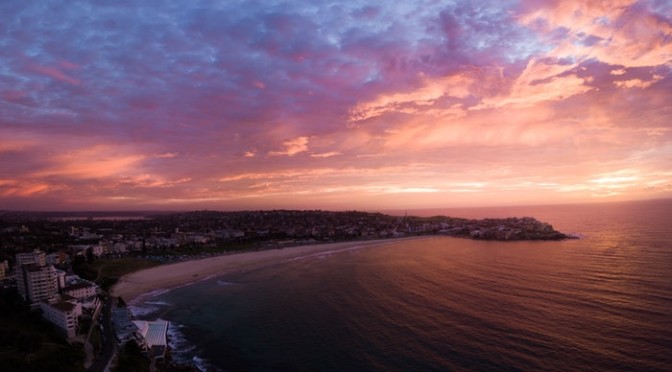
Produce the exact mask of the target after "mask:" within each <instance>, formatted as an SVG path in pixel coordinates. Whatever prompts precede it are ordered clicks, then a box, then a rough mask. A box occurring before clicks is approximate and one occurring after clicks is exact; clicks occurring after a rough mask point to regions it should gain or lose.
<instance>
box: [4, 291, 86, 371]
mask: <svg viewBox="0 0 672 372" xmlns="http://www.w3.org/2000/svg"><path fill="white" fill-rule="evenodd" d="M83 361H84V353H83V351H82V350H81V349H79V348H77V347H75V346H72V345H69V344H68V343H66V342H65V341H64V340H63V337H61V336H60V335H59V334H58V333H56V332H55V330H54V329H53V327H52V326H51V325H50V324H49V323H47V322H45V321H43V320H42V319H41V317H40V314H39V312H31V311H29V310H28V308H27V307H26V306H25V305H24V304H23V302H22V301H21V298H20V297H19V296H18V294H17V293H16V292H15V291H8V290H5V289H3V290H2V291H0V366H2V370H3V371H16V372H23V371H26V372H28V371H30V372H33V371H83V370H84V367H83Z"/></svg>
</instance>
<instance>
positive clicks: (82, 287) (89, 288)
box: [61, 282, 98, 300]
mask: <svg viewBox="0 0 672 372" xmlns="http://www.w3.org/2000/svg"><path fill="white" fill-rule="evenodd" d="M61 293H63V294H65V295H68V296H71V297H74V298H77V299H80V300H83V299H86V298H91V297H94V296H95V295H97V294H98V286H96V285H95V284H93V283H89V282H80V283H76V284H71V285H68V286H66V287H64V288H63V289H62V290H61Z"/></svg>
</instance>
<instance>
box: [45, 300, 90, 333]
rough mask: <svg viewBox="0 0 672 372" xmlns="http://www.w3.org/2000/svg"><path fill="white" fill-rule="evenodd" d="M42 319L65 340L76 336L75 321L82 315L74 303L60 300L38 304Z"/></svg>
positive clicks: (79, 307)
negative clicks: (54, 327) (52, 325)
mask: <svg viewBox="0 0 672 372" xmlns="http://www.w3.org/2000/svg"><path fill="white" fill-rule="evenodd" d="M40 309H42V317H43V318H44V319H45V320H47V321H49V322H50V323H52V324H54V325H55V326H56V327H57V328H58V330H59V331H60V332H61V333H62V334H63V336H65V337H67V338H72V337H75V336H76V335H77V325H78V322H77V319H78V317H79V316H80V315H82V307H81V305H79V303H77V302H76V301H72V300H71V301H67V300H60V301H56V302H54V303H49V302H40Z"/></svg>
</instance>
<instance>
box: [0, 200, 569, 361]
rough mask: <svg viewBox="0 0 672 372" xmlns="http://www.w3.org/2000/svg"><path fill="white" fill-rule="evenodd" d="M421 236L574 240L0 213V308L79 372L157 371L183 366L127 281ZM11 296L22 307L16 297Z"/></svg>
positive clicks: (356, 218)
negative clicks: (189, 266) (324, 246)
mask: <svg viewBox="0 0 672 372" xmlns="http://www.w3.org/2000/svg"><path fill="white" fill-rule="evenodd" d="M422 235H448V236H455V237H466V238H472V239H487V240H505V241H506V240H560V239H568V238H572V237H571V236H569V235H565V234H563V233H560V232H558V231H556V230H554V229H553V227H552V226H551V225H549V224H547V223H543V222H540V221H537V220H536V219H534V218H531V217H523V218H506V219H483V220H469V219H463V218H452V217H445V216H436V217H414V216H390V215H385V214H381V213H366V212H358V211H349V212H329V211H289V210H273V211H243V212H217V211H196V212H187V213H130V212H129V213H108V214H105V213H61V214H58V213H37V212H34V213H28V212H0V279H2V283H3V286H2V294H3V303H2V306H3V307H4V309H3V311H8V306H10V305H11V306H14V310H16V308H17V306H18V307H20V308H21V309H24V310H25V311H26V312H27V315H25V317H26V319H33V320H34V319H35V317H39V318H40V319H41V321H42V322H43V323H44V325H45V327H46V328H49V329H50V331H49V332H51V334H52V335H54V336H55V337H57V338H59V339H60V340H64V341H66V344H64V345H67V346H63V347H65V348H68V347H69V348H70V349H67V350H69V351H71V352H72V355H73V357H72V358H74V359H78V358H81V361H80V362H79V363H80V364H81V370H87V369H88V370H92V371H103V370H108V369H109V366H110V365H116V366H117V368H119V366H120V365H123V363H124V361H125V360H129V358H136V360H134V361H133V363H136V364H137V363H138V361H137V359H138V358H139V359H141V360H143V361H145V362H148V363H149V362H151V369H152V370H162V369H165V370H167V368H172V369H175V368H176V366H175V365H174V364H171V362H170V353H169V348H168V343H167V340H166V334H167V332H166V331H167V327H168V324H167V322H164V321H145V320H139V319H132V316H131V314H130V312H129V311H128V309H127V308H126V307H125V306H124V302H123V299H116V298H112V296H109V295H108V294H107V291H108V289H109V288H110V287H111V286H112V285H114V283H115V282H116V281H117V280H118V279H119V278H120V277H121V276H122V275H124V274H126V273H129V272H131V271H135V270H139V269H143V268H147V267H151V266H155V265H160V264H163V263H167V262H175V261H183V260H191V259H198V258H205V257H208V256H213V255H221V254H232V253H239V252H244V251H249V250H263V249H283V248H287V247H291V246H298V245H306V244H311V245H312V244H320V243H330V242H338V241H347V240H374V239H389V238H401V237H409V236H422ZM12 294H14V300H8V298H9V299H11V296H12ZM36 314H37V315H36ZM26 319H23V321H26ZM2 326H3V328H4V329H2V331H3V335H5V337H6V338H7V337H9V336H7V335H8V334H9V333H11V325H2ZM6 329H10V330H9V331H8V330H6ZM40 337H41V336H39V335H38V336H35V335H34V334H33V335H32V339H33V340H37V341H35V342H33V343H32V345H31V344H30V342H28V345H25V344H26V342H25V340H21V339H20V337H18V336H17V337H14V338H13V339H12V338H11V337H9V338H10V339H8V340H6V341H7V342H5V344H7V345H8V346H6V348H7V350H2V351H12V350H14V349H16V350H17V351H20V352H22V353H24V354H25V355H28V354H30V353H31V352H36V351H37V350H39V349H40V347H39V344H41V341H40V340H41V339H40ZM117 350H121V352H119V353H117V352H116V351H117ZM19 354H20V353H19ZM38 354H39V353H38ZM66 354H67V353H66ZM115 354H118V356H117V359H116V360H114V358H113V356H114V355H115ZM17 355H18V354H17ZM60 357H61V358H62V357H63V356H62V355H61V356H60ZM124 358H126V359H124ZM46 359H49V357H46ZM38 360H39V358H38ZM157 361H158V362H157ZM15 362H16V363H19V362H17V361H15ZM33 363H37V362H35V361H33ZM45 363H47V362H45ZM115 363H116V364H115ZM5 365H8V364H5ZM9 365H11V363H10V364H9ZM31 367H32V368H33V369H35V368H36V367H37V365H36V364H33V365H31ZM148 368H149V367H148ZM181 368H186V370H188V367H184V366H183V367H181ZM17 370H20V368H18V369H17Z"/></svg>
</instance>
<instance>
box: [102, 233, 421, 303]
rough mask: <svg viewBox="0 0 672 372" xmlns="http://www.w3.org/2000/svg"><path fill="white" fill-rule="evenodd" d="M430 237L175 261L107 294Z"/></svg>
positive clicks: (127, 279) (127, 297)
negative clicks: (310, 256)
mask: <svg viewBox="0 0 672 372" xmlns="http://www.w3.org/2000/svg"><path fill="white" fill-rule="evenodd" d="M431 237H432V236H421V237H409V238H393V239H379V240H361V241H349V242H339V243H327V244H315V245H305V246H295V247H287V248H282V249H267V250H261V251H254V252H242V253H236V254H229V255H219V256H214V257H208V258H203V259H198V260H191V261H183V262H176V263H171V264H167V265H161V266H156V267H152V268H149V269H145V270H140V271H136V272H133V273H130V274H127V275H124V276H123V277H121V278H120V279H119V282H118V283H116V284H115V285H114V286H113V287H112V289H111V291H110V293H111V294H112V295H113V296H115V297H121V298H123V300H124V301H125V302H126V303H132V302H134V301H136V300H138V299H139V298H141V297H143V296H144V295H148V294H151V293H154V292H156V291H160V290H170V289H172V288H176V287H180V286H184V285H187V284H191V283H195V282H198V281H201V280H204V279H207V278H210V277H213V276H216V275H225V274H228V273H233V272H236V271H239V270H251V269H254V268H257V267H262V266H265V265H270V264H277V263H281V262H282V261H285V260H288V259H296V258H300V257H304V256H308V255H312V254H322V253H334V252H341V251H346V250H349V249H355V248H357V249H359V248H364V247H372V246H376V245H381V244H387V243H390V242H394V241H403V240H409V239H427V238H431Z"/></svg>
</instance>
